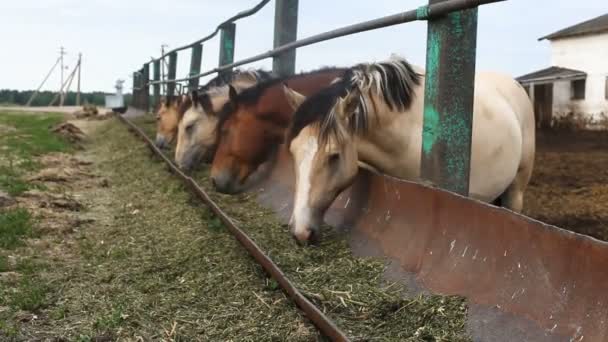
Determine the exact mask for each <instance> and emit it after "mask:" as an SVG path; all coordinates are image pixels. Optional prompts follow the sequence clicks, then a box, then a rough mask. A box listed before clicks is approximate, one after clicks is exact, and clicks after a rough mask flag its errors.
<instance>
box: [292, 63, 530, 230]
mask: <svg viewBox="0 0 608 342" xmlns="http://www.w3.org/2000/svg"><path fill="white" fill-rule="evenodd" d="M351 71H352V72H351V73H350V75H349V76H348V77H347V76H345V77H344V79H343V81H342V84H336V85H333V87H335V88H336V89H338V90H339V91H338V92H337V91H334V93H335V96H333V99H332V98H331V97H330V98H329V99H326V100H325V102H327V100H329V101H331V105H330V106H329V107H328V106H327V104H323V103H320V102H319V99H318V98H315V97H319V96H317V95H314V96H312V97H311V98H309V99H306V100H305V99H304V97H303V96H300V95H298V94H297V93H296V92H294V91H292V90H286V93H287V95H288V96H290V97H291V98H292V99H293V102H295V103H296V104H301V106H300V109H298V112H297V113H296V117H295V121H296V122H297V123H296V124H294V127H293V129H292V132H291V134H290V138H291V139H292V140H291V142H290V150H291V152H292V154H293V156H294V163H295V166H296V169H298V170H297V172H296V178H297V180H296V184H297V185H296V195H295V207H294V213H293V219H292V221H293V222H292V223H293V225H294V227H292V228H293V233H294V234H295V236H296V237H297V238H298V239H299V240H309V239H310V238H311V237H314V231H315V229H316V226H318V225H319V223H320V222H321V220H322V216H323V214H324V213H325V211H326V210H327V208H328V207H329V206H330V205H331V203H332V202H333V200H334V199H335V197H336V196H337V195H338V194H339V193H340V192H341V191H342V190H344V189H345V188H346V187H348V186H349V185H350V184H352V182H353V181H354V178H355V176H356V174H357V169H358V167H365V168H370V169H373V170H375V171H378V172H380V173H385V174H388V175H391V176H394V177H397V178H402V179H406V180H413V181H418V180H420V161H421V153H422V152H421V150H422V125H423V109H424V78H423V77H421V76H422V75H420V71H421V69H419V68H414V67H411V66H409V64H407V62H405V61H403V60H400V61H390V62H387V63H379V64H362V65H359V66H356V67H354V68H353V69H351ZM395 89H399V90H400V93H399V94H398V93H395ZM404 93H407V94H404ZM315 107H317V108H328V109H327V110H326V112H325V113H315V112H314V111H315V109H314V108H315ZM534 146H535V142H534V113H533V109H532V105H531V103H530V101H529V99H528V96H527V94H526V93H525V91H524V90H523V88H521V86H520V85H519V84H518V83H517V82H516V81H515V80H513V79H512V78H510V77H508V76H504V75H500V74H496V73H479V74H477V75H476V81H475V97H474V113H473V137H472V150H471V173H470V186H469V188H470V196H471V197H473V198H476V199H479V200H482V201H486V202H491V201H493V200H495V199H497V198H500V200H501V202H502V204H503V205H504V206H505V207H507V208H510V209H512V210H515V211H521V209H522V206H523V193H524V191H525V188H526V186H527V184H528V182H529V179H530V176H531V173H532V167H533V163H534V152H535V147H534ZM311 156H312V157H311Z"/></svg>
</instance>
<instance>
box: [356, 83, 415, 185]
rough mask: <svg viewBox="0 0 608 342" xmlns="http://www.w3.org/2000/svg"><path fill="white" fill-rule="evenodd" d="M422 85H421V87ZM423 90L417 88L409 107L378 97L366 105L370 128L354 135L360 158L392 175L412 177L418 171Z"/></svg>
mask: <svg viewBox="0 0 608 342" xmlns="http://www.w3.org/2000/svg"><path fill="white" fill-rule="evenodd" d="M421 89H424V87H422V88H421ZM422 95H423V94H422V91H418V90H417V91H416V96H415V97H414V99H413V101H412V103H411V105H410V107H409V108H408V109H406V110H404V111H400V110H391V109H390V108H389V107H388V106H387V105H386V103H384V101H383V100H382V99H380V98H379V97H377V96H375V97H374V99H373V100H374V103H375V106H370V107H371V108H370V109H369V115H370V119H369V130H368V132H367V133H366V134H365V135H362V136H357V138H356V142H357V143H356V145H357V152H358V155H359V160H360V161H362V162H364V163H366V164H369V165H371V166H373V167H374V168H375V169H377V170H378V171H380V172H382V173H386V174H389V175H391V176H395V177H399V178H405V179H414V178H417V177H418V176H419V174H420V170H419V160H420V154H421V151H420V148H421V145H420V141H421V137H422V106H423V103H424V97H423V96H422Z"/></svg>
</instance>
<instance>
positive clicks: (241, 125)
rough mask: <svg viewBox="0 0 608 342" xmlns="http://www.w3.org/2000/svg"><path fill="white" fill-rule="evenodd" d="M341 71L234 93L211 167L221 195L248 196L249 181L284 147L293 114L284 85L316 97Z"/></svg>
mask: <svg viewBox="0 0 608 342" xmlns="http://www.w3.org/2000/svg"><path fill="white" fill-rule="evenodd" d="M342 72H344V69H321V70H317V71H313V72H309V73H305V74H299V75H295V76H290V77H287V78H283V79H276V80H270V81H267V82H263V83H260V84H258V85H256V86H255V87H251V88H249V89H247V90H245V91H243V92H241V93H240V94H237V92H236V91H232V92H230V94H231V96H230V97H231V98H230V101H228V102H227V103H226V104H225V105H224V108H223V109H222V110H221V113H220V121H219V122H218V124H217V130H218V132H219V135H218V140H217V150H216V152H215V156H214V159H213V163H212V166H211V180H212V182H213V184H214V186H215V188H216V190H217V191H219V192H223V193H230V194H234V193H238V192H242V191H244V190H245V189H246V188H247V185H246V183H248V180H250V176H251V175H252V174H253V173H255V172H256V171H259V169H260V166H261V165H262V164H264V163H266V162H268V161H269V160H271V159H272V155H273V154H274V153H273V152H275V151H276V150H277V149H278V148H279V146H280V145H281V144H282V143H283V140H284V136H285V132H286V130H287V128H288V126H289V124H290V122H291V117H292V115H293V113H294V109H293V107H292V106H291V105H290V103H289V102H288V99H287V98H286V96H285V93H284V92H283V84H289V86H290V87H293V88H294V89H297V90H298V91H299V92H302V93H303V94H306V95H312V94H313V93H315V92H316V91H318V90H319V89H322V88H323V87H325V86H327V85H329V84H330V82H332V81H333V80H334V79H336V78H337V77H338V76H340V75H341V74H342Z"/></svg>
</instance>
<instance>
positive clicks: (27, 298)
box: [9, 275, 49, 312]
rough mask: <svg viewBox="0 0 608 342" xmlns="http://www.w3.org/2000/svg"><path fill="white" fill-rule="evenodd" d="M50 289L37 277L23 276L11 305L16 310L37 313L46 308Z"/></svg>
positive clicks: (13, 295)
mask: <svg viewBox="0 0 608 342" xmlns="http://www.w3.org/2000/svg"><path fill="white" fill-rule="evenodd" d="M48 291H49V288H48V286H47V284H45V283H44V282H41V281H38V279H37V278H36V277H31V276H27V275H26V276H23V278H22V279H21V281H20V283H19V286H18V287H17V290H16V291H15V292H14V293H13V294H12V296H11V298H10V299H9V305H10V306H11V307H13V308H14V309H19V310H24V311H29V312H37V311H39V310H40V309H42V308H44V307H46V306H47V305H48V303H47V297H46V295H47V293H48Z"/></svg>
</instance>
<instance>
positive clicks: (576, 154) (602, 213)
mask: <svg viewBox="0 0 608 342" xmlns="http://www.w3.org/2000/svg"><path fill="white" fill-rule="evenodd" d="M525 201H526V202H525V204H524V207H525V209H524V212H525V214H526V215H528V216H531V217H533V218H536V219H539V220H541V221H544V222H547V223H550V224H554V225H557V226H559V227H562V228H566V229H569V230H572V231H575V232H578V233H582V234H586V235H591V236H593V237H596V238H598V239H601V240H608V132H572V131H539V132H538V133H537V153H536V163H535V169H534V174H533V176H532V181H531V183H530V187H529V189H528V191H527V193H526V198H525Z"/></svg>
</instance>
